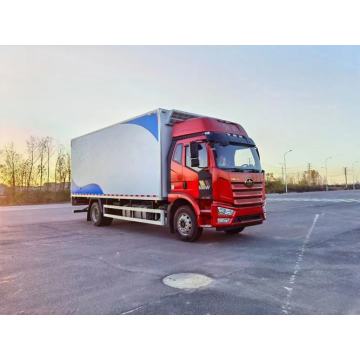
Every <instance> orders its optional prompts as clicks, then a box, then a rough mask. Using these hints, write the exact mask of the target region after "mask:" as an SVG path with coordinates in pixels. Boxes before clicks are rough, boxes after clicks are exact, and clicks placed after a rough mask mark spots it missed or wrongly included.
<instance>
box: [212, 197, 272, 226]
mask: <svg viewBox="0 0 360 360" xmlns="http://www.w3.org/2000/svg"><path fill="white" fill-rule="evenodd" d="M218 207H224V208H226V209H231V210H233V214H232V215H220V214H219V213H218ZM265 218H266V212H265V206H264V205H263V206H253V207H233V206H229V205H228V204H222V203H213V204H212V205H211V226H212V227H216V228H223V229H225V228H236V227H245V226H252V225H258V224H261V223H262V222H263V221H264V220H265Z"/></svg>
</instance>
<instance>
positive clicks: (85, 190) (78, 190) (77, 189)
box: [71, 182, 104, 195]
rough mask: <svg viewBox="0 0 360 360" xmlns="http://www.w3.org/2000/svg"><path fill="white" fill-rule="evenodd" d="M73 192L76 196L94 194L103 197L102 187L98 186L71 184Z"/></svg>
mask: <svg viewBox="0 0 360 360" xmlns="http://www.w3.org/2000/svg"><path fill="white" fill-rule="evenodd" d="M71 192H72V193H73V194H74V195H76V194H78V195H82V194H93V195H103V194H104V192H103V191H102V189H101V187H100V186H99V185H98V184H88V185H85V186H77V185H76V184H75V183H74V182H73V183H72V184H71Z"/></svg>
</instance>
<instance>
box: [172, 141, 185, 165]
mask: <svg viewBox="0 0 360 360" xmlns="http://www.w3.org/2000/svg"><path fill="white" fill-rule="evenodd" d="M182 149H183V145H182V144H177V145H176V148H175V150H174V154H173V158H172V159H173V160H174V161H176V162H177V163H179V164H181V163H182Z"/></svg>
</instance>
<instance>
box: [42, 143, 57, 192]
mask: <svg viewBox="0 0 360 360" xmlns="http://www.w3.org/2000/svg"><path fill="white" fill-rule="evenodd" d="M44 146H45V150H46V162H47V183H48V186H49V184H50V158H51V156H52V155H53V154H54V150H55V146H54V139H53V138H51V137H49V136H47V137H46V138H45V140H44Z"/></svg>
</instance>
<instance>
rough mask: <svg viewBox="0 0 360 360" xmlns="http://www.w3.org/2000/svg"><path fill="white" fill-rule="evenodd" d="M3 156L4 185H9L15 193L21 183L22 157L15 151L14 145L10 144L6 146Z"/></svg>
mask: <svg viewBox="0 0 360 360" xmlns="http://www.w3.org/2000/svg"><path fill="white" fill-rule="evenodd" d="M2 156H3V163H2V166H1V169H2V171H1V172H2V178H3V181H4V183H5V184H7V185H9V186H10V187H11V188H12V191H13V193H14V192H15V189H16V186H17V184H18V181H19V174H20V168H21V155H20V154H19V153H18V152H17V151H16V150H15V146H14V144H13V143H10V144H8V145H6V146H5V148H4V150H3V151H2Z"/></svg>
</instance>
